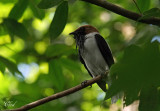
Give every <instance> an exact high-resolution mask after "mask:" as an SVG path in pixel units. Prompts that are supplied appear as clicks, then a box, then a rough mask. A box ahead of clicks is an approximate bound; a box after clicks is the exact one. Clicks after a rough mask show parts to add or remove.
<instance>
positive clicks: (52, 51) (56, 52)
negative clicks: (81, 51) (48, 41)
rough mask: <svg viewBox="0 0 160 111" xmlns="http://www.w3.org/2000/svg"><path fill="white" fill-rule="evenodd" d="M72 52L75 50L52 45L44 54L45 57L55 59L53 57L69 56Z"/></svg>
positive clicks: (64, 46) (65, 46)
mask: <svg viewBox="0 0 160 111" xmlns="http://www.w3.org/2000/svg"><path fill="white" fill-rule="evenodd" d="M74 52H75V50H74V49H72V48H71V47H69V46H67V45H64V44H53V45H50V46H48V48H47V50H46V52H45V54H46V56H47V57H55V56H61V55H69V54H72V53H74Z"/></svg>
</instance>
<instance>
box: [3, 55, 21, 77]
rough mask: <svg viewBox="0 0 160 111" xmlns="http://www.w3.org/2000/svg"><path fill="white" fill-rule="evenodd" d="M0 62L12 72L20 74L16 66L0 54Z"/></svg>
mask: <svg viewBox="0 0 160 111" xmlns="http://www.w3.org/2000/svg"><path fill="white" fill-rule="evenodd" d="M0 62H2V63H3V64H4V65H5V66H6V67H7V68H8V70H9V71H10V72H11V73H12V74H14V73H15V72H17V73H18V74H21V72H19V70H18V68H17V65H16V64H15V63H13V62H12V61H10V60H8V59H6V58H4V57H2V56H0ZM21 75H22V74H21Z"/></svg>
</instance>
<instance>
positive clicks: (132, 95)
mask: <svg viewBox="0 0 160 111" xmlns="http://www.w3.org/2000/svg"><path fill="white" fill-rule="evenodd" d="M159 68H160V50H159V43H158V42H153V43H150V42H149V43H146V44H145V45H143V46H142V47H139V46H135V45H131V46H129V47H127V48H126V49H125V51H124V56H123V58H122V59H121V60H120V61H118V63H116V64H114V65H113V66H112V68H111V71H110V73H111V75H116V76H117V79H116V80H115V81H113V83H112V85H111V87H110V88H109V90H108V93H107V97H106V98H110V97H112V96H113V95H115V94H116V93H119V92H121V91H123V92H124V93H125V94H124V96H125V104H126V105H129V104H131V103H132V102H133V101H135V100H137V99H140V106H141V105H143V106H144V104H149V105H148V106H146V107H148V109H151V108H153V109H154V110H153V111H156V110H155V108H156V106H155V104H159V103H158V101H157V99H154V98H158V97H155V95H156V93H157V91H154V92H152V93H151V91H153V90H150V89H151V88H154V90H157V88H158V87H159V86H160V81H159V78H160V75H159V74H160V70H159ZM147 90H148V91H147ZM152 97H153V98H152ZM153 100H155V101H154V103H153ZM150 106H154V107H155V108H154V107H150ZM149 107H150V108H149ZM145 109H147V108H145ZM144 111H146V110H144ZM149 111H151V110H149Z"/></svg>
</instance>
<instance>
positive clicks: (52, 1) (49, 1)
mask: <svg viewBox="0 0 160 111" xmlns="http://www.w3.org/2000/svg"><path fill="white" fill-rule="evenodd" d="M61 1H63V0H41V2H40V3H39V4H38V7H39V8H41V9H47V8H51V7H54V6H56V5H58V4H59V3H60V2H61Z"/></svg>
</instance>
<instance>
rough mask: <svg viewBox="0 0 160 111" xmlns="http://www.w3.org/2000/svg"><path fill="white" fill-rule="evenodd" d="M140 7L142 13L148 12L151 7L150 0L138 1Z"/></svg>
mask: <svg viewBox="0 0 160 111" xmlns="http://www.w3.org/2000/svg"><path fill="white" fill-rule="evenodd" d="M137 4H138V7H139V8H140V10H141V11H142V12H144V11H146V10H148V9H149V7H150V0H145V1H144V0H137Z"/></svg>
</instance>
